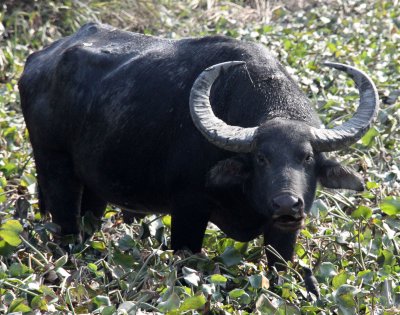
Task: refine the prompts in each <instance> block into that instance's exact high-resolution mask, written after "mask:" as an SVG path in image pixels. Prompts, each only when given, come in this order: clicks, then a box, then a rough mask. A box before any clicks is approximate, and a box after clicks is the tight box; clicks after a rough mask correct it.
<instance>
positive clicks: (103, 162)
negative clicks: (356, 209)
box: [19, 23, 378, 264]
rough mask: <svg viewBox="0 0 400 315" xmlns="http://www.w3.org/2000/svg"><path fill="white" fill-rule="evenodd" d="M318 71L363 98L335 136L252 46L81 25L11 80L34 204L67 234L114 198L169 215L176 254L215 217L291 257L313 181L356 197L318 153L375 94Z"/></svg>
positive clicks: (348, 134)
mask: <svg viewBox="0 0 400 315" xmlns="http://www.w3.org/2000/svg"><path fill="white" fill-rule="evenodd" d="M327 65H328V66H331V67H334V68H336V69H339V70H341V71H345V72H346V73H347V74H348V75H349V76H350V77H352V79H353V80H354V81H355V83H356V84H357V86H358V89H359V93H360V98H361V100H360V105H359V107H358V109H357V112H356V113H355V115H354V116H353V117H351V118H350V119H349V120H348V121H346V122H345V123H344V124H342V125H340V126H336V127H334V128H333V129H324V128H321V123H320V120H319V118H318V116H317V114H316V113H315V111H314V110H313V109H312V106H311V102H310V101H309V99H308V98H307V97H306V96H305V95H304V93H303V92H302V91H301V90H300V88H299V87H298V85H297V84H296V83H295V82H294V80H293V79H292V78H291V77H290V76H289V74H288V73H287V72H286V70H285V69H284V68H283V66H282V65H281V64H280V63H279V62H278V61H277V60H276V58H274V57H273V56H272V55H271V54H270V53H269V52H268V51H267V49H266V48H265V47H263V46H262V45H259V44H256V43H252V42H245V41H238V40H235V39H232V38H228V37H223V36H208V37H203V38H187V39H181V40H170V39H162V38H157V37H152V36H145V35H142V34H135V33H131V32H125V31H121V30H118V29H115V28H113V27H110V26H106V25H99V24H93V23H91V24H87V25H85V26H83V27H82V28H81V29H80V30H79V31H78V32H77V33H75V34H73V35H71V36H69V37H65V38H63V39H60V40H58V41H56V42H54V43H53V44H51V45H49V46H48V47H46V48H45V49H43V50H41V51H39V52H35V53H33V54H32V55H31V56H29V58H28V60H27V63H26V66H25V70H24V73H23V75H22V77H21V80H20V82H19V88H20V93H21V106H22V110H23V115H24V118H25V121H26V125H27V128H28V130H29V135H30V140H31V143H32V146H33V153H34V158H35V162H36V167H37V178H38V186H39V199H40V207H41V209H43V210H46V211H49V212H50V213H51V215H52V219H53V222H55V223H56V224H58V225H59V226H60V232H61V233H62V234H64V235H65V234H75V235H76V234H79V233H80V227H79V220H80V217H81V216H82V215H84V214H85V213H87V212H88V211H90V212H92V213H94V214H95V215H96V216H101V215H102V213H103V211H104V209H105V207H106V204H107V203H112V204H115V205H119V206H121V207H122V208H127V209H133V210H135V211H137V212H144V213H170V214H171V215H172V236H171V238H172V240H171V247H172V249H174V250H178V249H183V248H188V249H190V250H192V251H193V252H198V251H200V250H201V246H202V239H203V234H204V231H205V228H206V225H207V223H208V222H209V221H211V222H213V223H215V224H216V225H217V226H218V227H219V228H221V230H223V231H224V232H225V233H226V234H227V235H228V236H230V237H232V238H234V239H236V240H239V241H249V240H251V239H253V238H254V237H256V236H258V235H260V234H263V235H264V238H265V242H266V244H270V245H272V246H273V247H275V248H276V249H277V251H278V252H279V253H280V254H281V256H282V257H283V258H285V259H288V260H289V259H291V257H292V255H293V248H294V245H295V241H296V237H297V234H298V231H299V229H300V228H301V227H302V225H303V222H304V218H305V216H306V214H307V212H309V210H310V207H311V204H312V202H313V199H314V194H315V190H316V186H317V182H319V183H321V184H322V185H323V186H325V187H328V188H345V189H353V190H357V191H361V190H362V189H363V183H362V180H361V178H360V177H359V176H358V175H356V173H354V172H353V171H352V170H350V169H349V168H347V167H345V166H342V165H340V164H339V163H338V162H335V161H332V160H328V159H327V158H326V157H325V155H324V152H328V151H336V150H340V149H343V148H346V147H348V146H349V145H350V144H352V143H354V142H356V141H357V140H358V139H360V137H361V136H362V135H363V134H364V133H365V132H366V131H367V129H368V128H369V126H370V124H371V122H372V121H373V118H374V116H375V114H376V111H377V108H378V103H377V100H378V97H377V91H376V88H375V86H374V84H373V82H372V81H371V79H370V78H369V77H368V76H367V75H366V74H365V73H363V72H362V71H359V70H357V69H355V68H353V67H350V66H346V65H342V64H338V63H327ZM269 260H270V263H271V264H272V263H274V261H275V258H274V257H269Z"/></svg>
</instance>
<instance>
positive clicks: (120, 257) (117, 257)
mask: <svg viewBox="0 0 400 315" xmlns="http://www.w3.org/2000/svg"><path fill="white" fill-rule="evenodd" d="M113 259H114V262H115V263H116V264H118V265H121V266H123V267H126V268H130V267H132V266H133V264H134V262H135V258H134V257H133V256H131V255H128V254H123V253H121V252H120V251H118V250H116V251H115V252H114V255H113Z"/></svg>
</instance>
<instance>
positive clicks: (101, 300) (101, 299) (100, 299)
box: [92, 295, 111, 308]
mask: <svg viewBox="0 0 400 315" xmlns="http://www.w3.org/2000/svg"><path fill="white" fill-rule="evenodd" d="M92 302H93V303H94V304H95V305H96V306H97V308H99V307H100V306H103V305H104V306H111V301H110V298H109V297H108V296H105V295H97V296H95V297H94V298H93V299H92Z"/></svg>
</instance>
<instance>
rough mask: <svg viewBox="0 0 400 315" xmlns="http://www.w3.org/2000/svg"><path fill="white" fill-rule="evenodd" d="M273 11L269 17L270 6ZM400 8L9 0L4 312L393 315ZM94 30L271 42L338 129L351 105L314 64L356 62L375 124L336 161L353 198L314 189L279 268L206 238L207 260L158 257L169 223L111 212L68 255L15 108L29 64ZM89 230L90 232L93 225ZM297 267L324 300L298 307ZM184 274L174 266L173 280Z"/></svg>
mask: <svg viewBox="0 0 400 315" xmlns="http://www.w3.org/2000/svg"><path fill="white" fill-rule="evenodd" d="M268 5H269V7H268ZM399 16H400V6H399V3H398V1H397V0H392V1H367V2H366V1H361V0H339V1H337V2H335V3H334V4H330V3H329V2H323V1H313V3H312V5H308V6H305V7H303V8H297V7H294V6H287V5H285V3H283V2H279V3H278V2H272V1H270V2H264V1H261V0H260V1H239V0H236V1H225V2H224V1H195V0H193V1H189V0H187V1H183V0H180V1H168V0H161V1H144V0H142V1H132V0H128V1H117V0H114V1H99V0H90V1H72V0H70V1H68V0H64V1H25V2H20V1H10V0H6V4H5V5H3V6H2V11H1V12H0V21H1V24H0V35H1V36H2V37H3V39H2V40H1V41H0V47H1V50H0V253H1V255H2V256H1V257H0V313H13V312H22V313H32V314H39V313H45V312H51V313H53V312H54V313H55V312H59V313H60V314H65V313H70V314H82V313H97V314H113V313H115V312H117V311H118V312H119V313H120V314H124V312H125V313H134V312H139V311H140V312H142V313H146V312H147V313H149V312H160V313H170V314H180V313H185V312H187V313H194V314H196V313H202V312H207V311H209V312H211V313H216V314H224V313H232V314H246V313H251V312H258V313H264V314H398V313H399V312H400V267H399V250H400V241H399V232H400V223H399V222H400V221H399V215H400V197H399V192H400V170H399V161H400V153H399V152H400V144H399V138H400V136H399V132H398V130H399V123H400V117H399V112H400V111H399V108H400V102H399V96H400V91H399V82H400V30H399V28H400V18H399ZM90 20H97V21H103V22H107V23H109V24H112V25H115V26H118V27H121V28H124V29H127V30H132V31H140V32H144V33H146V34H154V35H159V36H165V37H169V38H180V37H185V36H202V35H206V34H225V35H228V36H232V37H235V38H238V39H242V40H249V41H257V42H260V43H262V44H264V45H266V46H267V47H268V48H269V49H270V50H271V51H273V52H274V54H276V55H277V57H278V59H279V60H280V61H281V62H282V63H283V64H284V65H285V66H286V67H287V68H288V70H289V71H290V73H292V74H293V76H294V77H295V78H296V80H297V81H298V82H299V84H300V86H301V87H302V89H303V90H304V91H305V93H307V95H309V97H310V98H312V99H313V100H314V101H315V104H316V108H317V110H318V112H319V113H320V116H321V119H322V120H323V121H324V122H325V123H330V124H331V125H334V124H335V123H340V122H341V121H342V120H343V119H346V118H347V117H348V116H349V115H351V113H353V112H354V108H355V106H356V102H358V95H357V93H356V90H355V88H354V86H353V84H352V83H351V80H349V79H348V78H346V77H345V76H343V75H341V74H338V72H334V71H331V70H328V69H327V68H325V67H322V66H321V64H322V62H323V61H324V60H331V61H338V62H342V63H348V64H351V65H355V66H357V67H358V68H360V69H362V70H364V71H365V72H367V73H368V74H369V75H370V76H371V77H372V78H373V80H374V82H375V83H376V85H377V88H378V92H379V95H380V99H381V104H380V105H381V109H380V111H379V115H378V118H377V121H376V123H375V124H374V126H373V127H372V128H371V129H370V131H369V132H368V133H367V134H366V135H365V136H364V137H363V138H362V139H361V140H360V141H359V142H358V143H357V144H355V145H353V146H352V147H351V148H349V149H348V150H346V151H342V152H338V153H337V154H336V156H337V157H338V159H339V160H341V161H344V163H346V164H348V165H351V166H352V167H353V168H355V169H357V170H358V171H359V173H360V174H361V175H362V176H363V177H364V179H365V182H366V186H367V189H366V191H364V192H362V193H360V194H354V193H352V192H345V191H341V192H340V191H328V190H321V191H318V193H317V197H316V201H315V203H314V206H313V209H312V214H311V216H310V217H309V219H308V220H307V225H306V228H305V229H304V230H302V232H301V235H300V238H299V241H298V245H297V247H296V253H297V257H296V259H295V261H294V262H293V263H289V264H288V265H289V268H288V271H287V272H283V273H282V272H281V273H278V272H276V271H275V270H268V268H267V267H266V261H265V255H264V249H263V247H262V240H261V239H256V240H254V241H252V242H250V243H248V244H243V243H239V242H235V241H233V240H231V239H228V238H226V237H225V236H224V235H223V234H222V233H221V232H219V231H218V230H214V229H210V230H207V233H206V237H205V240H204V253H203V255H196V256H190V257H186V256H184V255H175V256H174V255H173V254H172V252H171V251H164V250H162V249H161V248H162V244H168V243H169V235H170V229H169V227H170V218H169V217H168V216H167V217H163V218H158V217H155V216H148V217H146V218H144V219H143V220H140V221H138V220H136V221H134V222H133V223H132V224H125V223H124V222H123V219H122V214H121V213H120V210H119V209H116V208H113V207H109V208H108V210H107V212H106V214H105V217H104V224H103V227H102V230H101V231H99V232H96V233H95V234H94V236H93V238H92V239H91V240H89V241H88V242H86V243H85V244H83V246H82V247H81V248H80V249H75V251H74V254H73V255H70V256H67V255H66V254H65V252H63V251H62V250H61V249H60V248H59V247H58V245H57V244H56V243H54V241H53V239H52V236H51V233H50V232H51V231H52V230H53V229H54V226H53V225H52V224H51V223H50V222H49V221H48V220H47V218H43V217H41V215H40V213H39V211H38V203H37V192H36V186H35V169H34V164H33V160H32V155H31V148H30V145H29V140H28V135H27V132H26V129H25V125H24V122H23V119H22V116H21V112H20V109H19V96H18V88H17V81H18V78H19V76H20V74H21V72H22V70H23V65H24V62H25V60H26V57H27V56H28V55H29V54H30V53H31V52H33V51H35V50H38V49H40V48H41V47H43V46H44V45H47V44H49V43H51V42H52V41H54V40H55V39H57V38H60V37H61V36H65V35H68V34H71V33H72V32H73V31H75V30H76V29H77V28H78V27H79V26H80V25H82V24H83V23H85V22H87V21H90ZM87 228H90V226H87ZM301 266H309V267H311V268H312V269H313V270H314V272H315V275H316V277H317V279H318V282H319V287H320V289H321V295H322V297H321V299H320V300H315V299H311V300H309V299H307V295H306V293H305V288H304V282H303V279H302V276H303V275H302V274H301ZM178 269H179V270H180V271H179V272H177V270H178Z"/></svg>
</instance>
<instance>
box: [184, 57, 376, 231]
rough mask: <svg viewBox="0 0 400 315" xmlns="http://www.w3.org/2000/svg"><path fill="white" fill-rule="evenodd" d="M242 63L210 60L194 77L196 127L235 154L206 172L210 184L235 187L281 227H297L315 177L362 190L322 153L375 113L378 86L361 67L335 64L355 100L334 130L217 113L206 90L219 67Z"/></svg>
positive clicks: (344, 141)
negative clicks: (235, 122) (249, 123)
mask: <svg viewBox="0 0 400 315" xmlns="http://www.w3.org/2000/svg"><path fill="white" fill-rule="evenodd" d="M240 64H243V62H238V61H232V62H225V63H221V64H217V65H214V66H212V67H210V68H207V69H206V70H205V71H203V72H202V73H201V74H200V75H199V77H198V78H197V80H196V81H195V83H194V85H193V87H192V90H191V95H190V111H191V116H192V119H193V121H194V124H195V125H196V127H197V128H198V129H199V130H200V132H201V133H202V134H203V135H204V137H206V138H207V140H208V141H209V142H211V143H213V144H214V145H216V146H218V147H220V148H222V149H225V150H229V151H233V152H237V153H238V154H237V155H236V156H234V157H232V158H229V159H227V160H223V161H220V162H219V163H218V164H217V165H216V166H215V167H214V168H212V169H211V171H210V172H209V174H208V182H209V183H208V184H209V185H211V186H214V187H219V188H227V187H230V188H232V186H236V187H240V189H241V191H242V192H243V193H244V194H245V195H246V198H247V199H248V200H249V202H250V203H251V204H252V205H253V208H254V210H255V211H256V212H258V213H260V214H262V215H263V216H264V217H265V218H268V219H272V221H273V222H274V225H275V226H276V227H278V228H281V229H285V230H297V229H299V228H300V227H301V225H302V224H303V220H304V218H305V215H306V213H307V212H308V211H309V209H310V208H311V204H312V202H313V199H314V195H315V190H316V186H317V182H318V181H319V182H320V183H321V184H322V185H323V186H325V187H328V188H345V189H353V190H357V191H361V190H363V183H362V180H361V179H360V177H359V176H358V175H357V174H356V173H354V172H353V171H352V170H350V169H349V168H347V167H345V166H342V165H340V164H339V163H337V162H335V161H332V160H328V159H327V158H326V157H325V155H324V152H328V151H336V150H340V149H343V148H345V147H347V146H349V145H350V144H352V143H354V142H356V141H357V140H358V139H360V138H361V137H362V135H363V134H365V132H366V131H367V130H368V128H369V126H370V124H371V122H372V120H373V118H374V116H375V115H376V112H377V108H378V104H377V100H378V97H377V91H376V88H375V86H374V84H373V82H372V81H371V79H370V78H369V77H368V76H367V75H366V74H365V73H363V72H361V71H359V70H357V69H355V68H353V67H350V66H347V65H342V64H338V63H326V65H328V66H331V67H334V68H336V69H339V70H342V71H346V72H347V73H348V74H349V75H350V76H351V78H352V79H353V80H354V81H355V83H356V85H357V86H358V89H359V92H360V105H359V107H358V109H357V111H356V113H355V114H354V116H353V117H352V118H350V119H349V120H348V121H346V122H345V123H344V124H342V125H341V126H337V127H335V128H333V129H322V128H321V129H319V128H316V127H314V126H310V125H308V124H307V123H305V122H303V121H294V120H289V119H280V118H275V119H271V120H267V121H265V122H264V123H263V124H261V125H260V126H255V127H252V128H243V127H239V126H231V125H228V124H226V123H225V122H224V121H222V120H221V119H219V118H218V117H216V116H215V115H214V113H213V111H212V108H211V105H210V100H209V97H210V90H211V87H212V84H213V82H214V81H215V80H216V79H217V78H218V76H219V75H220V73H221V71H225V70H227V69H228V68H230V67H232V66H235V65H240Z"/></svg>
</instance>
